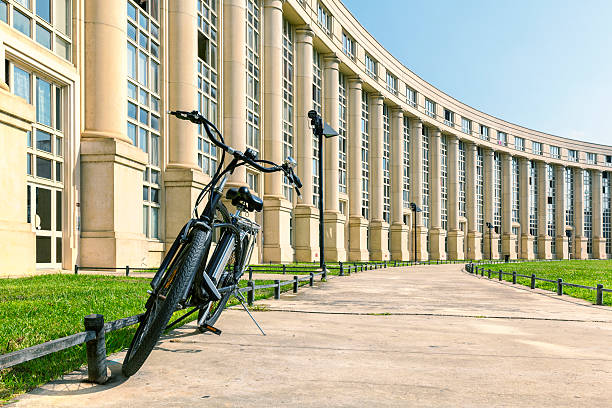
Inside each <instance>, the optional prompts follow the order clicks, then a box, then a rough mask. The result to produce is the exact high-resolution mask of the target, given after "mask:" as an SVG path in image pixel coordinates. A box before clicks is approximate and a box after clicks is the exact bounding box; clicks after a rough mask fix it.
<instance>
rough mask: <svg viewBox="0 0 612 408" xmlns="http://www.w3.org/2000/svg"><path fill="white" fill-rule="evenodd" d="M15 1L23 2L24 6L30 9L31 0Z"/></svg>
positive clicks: (17, 0)
mask: <svg viewBox="0 0 612 408" xmlns="http://www.w3.org/2000/svg"><path fill="white" fill-rule="evenodd" d="M15 3H17V4H21V5H22V6H23V7H25V8H27V9H28V10H29V9H30V0H15Z"/></svg>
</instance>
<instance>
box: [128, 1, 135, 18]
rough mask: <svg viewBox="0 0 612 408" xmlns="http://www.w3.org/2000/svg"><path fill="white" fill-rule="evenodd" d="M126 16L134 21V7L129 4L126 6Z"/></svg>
mask: <svg viewBox="0 0 612 408" xmlns="http://www.w3.org/2000/svg"><path fill="white" fill-rule="evenodd" d="M127 14H128V17H130V18H131V19H132V20H134V21H136V7H134V6H133V5H132V4H131V3H129V2H128V4H127Z"/></svg>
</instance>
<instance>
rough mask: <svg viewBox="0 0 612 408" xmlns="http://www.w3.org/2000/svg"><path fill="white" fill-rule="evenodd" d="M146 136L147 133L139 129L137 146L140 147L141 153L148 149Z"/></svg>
mask: <svg viewBox="0 0 612 408" xmlns="http://www.w3.org/2000/svg"><path fill="white" fill-rule="evenodd" d="M148 134H149V132H147V131H146V129H142V128H141V129H140V140H139V142H140V143H139V144H138V147H140V149H141V150H142V151H143V152H148V151H149V150H148V147H149V141H148V139H149V138H148Z"/></svg>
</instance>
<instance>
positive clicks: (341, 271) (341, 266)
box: [339, 262, 344, 276]
mask: <svg viewBox="0 0 612 408" xmlns="http://www.w3.org/2000/svg"><path fill="white" fill-rule="evenodd" d="M339 275H340V276H344V265H343V264H342V262H340V274H339Z"/></svg>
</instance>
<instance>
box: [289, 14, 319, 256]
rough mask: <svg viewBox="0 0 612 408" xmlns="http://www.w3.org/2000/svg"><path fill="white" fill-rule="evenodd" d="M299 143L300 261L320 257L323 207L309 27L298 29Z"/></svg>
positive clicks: (297, 253) (297, 215)
mask: <svg viewBox="0 0 612 408" xmlns="http://www.w3.org/2000/svg"><path fill="white" fill-rule="evenodd" d="M295 34H296V41H295V51H296V53H295V54H296V61H297V64H295V65H294V67H295V70H296V73H295V81H296V84H295V86H296V92H295V103H296V117H297V127H296V139H295V140H296V142H297V149H296V150H297V161H298V167H297V171H298V176H299V177H300V180H302V184H303V187H302V198H301V199H298V204H297V205H296V207H295V210H294V214H295V230H296V231H299V233H296V234H295V258H296V260H297V261H298V262H312V261H315V260H318V259H319V210H318V209H317V208H315V207H314V205H313V200H312V197H313V188H312V151H313V146H312V142H313V136H312V128H311V126H310V119H309V118H308V111H309V110H311V109H312V38H313V35H314V33H313V32H312V30H311V29H310V27H308V26H304V27H300V28H298V29H296V31H295Z"/></svg>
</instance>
